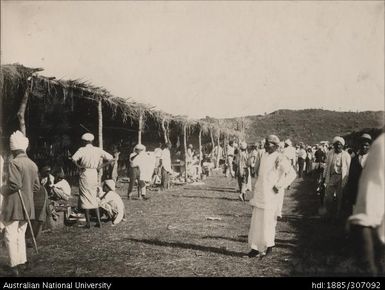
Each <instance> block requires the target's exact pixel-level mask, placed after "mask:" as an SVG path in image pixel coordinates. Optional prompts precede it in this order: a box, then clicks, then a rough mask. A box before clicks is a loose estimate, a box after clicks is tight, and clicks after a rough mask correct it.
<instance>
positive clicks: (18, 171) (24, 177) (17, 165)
mask: <svg viewBox="0 0 385 290" xmlns="http://www.w3.org/2000/svg"><path fill="white" fill-rule="evenodd" d="M28 144H29V140H28V138H26V137H25V136H24V135H23V133H21V132H20V131H16V132H15V133H13V134H12V135H11V138H10V149H11V152H12V155H13V160H12V161H10V163H9V176H8V183H7V186H6V187H5V188H4V189H3V190H2V194H3V195H4V205H3V212H2V218H3V221H4V225H5V230H4V240H5V244H6V246H7V250H8V254H9V263H10V267H11V274H12V275H13V276H19V270H20V268H21V267H23V266H22V265H25V264H26V263H27V250H26V243H25V232H26V230H27V226H28V223H27V222H28V218H27V216H26V214H28V215H29V218H30V219H34V218H35V206H34V201H33V197H34V195H35V194H37V192H38V191H39V189H40V182H39V174H38V168H37V166H36V164H35V163H34V162H33V161H32V160H31V159H29V158H28V156H27V154H26V150H27V148H28ZM19 191H20V193H21V198H22V199H21V198H20V196H19ZM23 202H24V205H25V210H26V211H27V213H26V212H25V211H24V208H23Z"/></svg>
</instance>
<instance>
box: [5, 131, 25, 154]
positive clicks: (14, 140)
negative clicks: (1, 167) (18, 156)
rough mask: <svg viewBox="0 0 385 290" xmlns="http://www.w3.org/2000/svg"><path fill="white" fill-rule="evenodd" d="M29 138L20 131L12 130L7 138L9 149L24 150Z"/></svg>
mask: <svg viewBox="0 0 385 290" xmlns="http://www.w3.org/2000/svg"><path fill="white" fill-rule="evenodd" d="M28 144H29V140H28V138H27V137H25V136H24V134H23V133H21V132H20V131H16V132H14V133H13V134H12V135H11V137H10V138H9V147H10V149H11V151H13V150H23V151H26V150H27V148H28Z"/></svg>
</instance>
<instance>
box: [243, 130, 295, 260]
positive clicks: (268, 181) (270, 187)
mask: <svg viewBox="0 0 385 290" xmlns="http://www.w3.org/2000/svg"><path fill="white" fill-rule="evenodd" d="M278 146H279V138H278V137H277V136H275V135H270V136H268V137H267V138H266V143H265V149H266V152H265V153H263V155H262V157H261V160H260V164H259V166H258V168H259V169H258V174H257V180H256V183H255V188H254V196H253V198H252V199H251V200H250V205H251V206H252V207H253V213H252V217H251V225H250V231H249V238H248V241H249V246H250V247H251V251H250V252H249V254H248V256H249V257H250V258H252V257H256V256H258V255H259V256H260V257H263V256H265V255H267V254H270V253H271V252H272V249H273V247H274V245H275V242H274V240H275V227H276V225H277V215H278V214H279V211H280V206H281V198H282V196H283V194H284V190H285V188H287V187H288V186H289V185H290V184H291V183H292V182H293V181H294V179H295V171H294V169H293V167H292V166H291V164H290V161H289V159H288V158H287V157H286V156H284V154H280V153H278V152H277V149H278Z"/></svg>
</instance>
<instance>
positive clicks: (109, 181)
mask: <svg viewBox="0 0 385 290" xmlns="http://www.w3.org/2000/svg"><path fill="white" fill-rule="evenodd" d="M104 184H105V185H107V186H108V187H109V189H110V190H112V191H115V181H113V180H112V179H107V180H105V181H104Z"/></svg>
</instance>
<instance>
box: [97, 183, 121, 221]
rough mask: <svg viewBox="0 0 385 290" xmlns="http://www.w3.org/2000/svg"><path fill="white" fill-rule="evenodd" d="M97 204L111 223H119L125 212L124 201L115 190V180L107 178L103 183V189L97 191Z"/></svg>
mask: <svg viewBox="0 0 385 290" xmlns="http://www.w3.org/2000/svg"><path fill="white" fill-rule="evenodd" d="M98 198H99V206H100V207H101V208H102V210H103V211H104V212H105V213H106V215H107V216H108V217H109V219H111V221H112V225H113V226H115V225H117V224H118V223H120V222H121V221H122V220H123V218H124V214H125V209H124V203H123V200H122V198H121V197H120V195H119V194H117V193H116V192H115V181H114V180H112V179H107V180H105V181H104V183H103V191H99V192H98Z"/></svg>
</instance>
